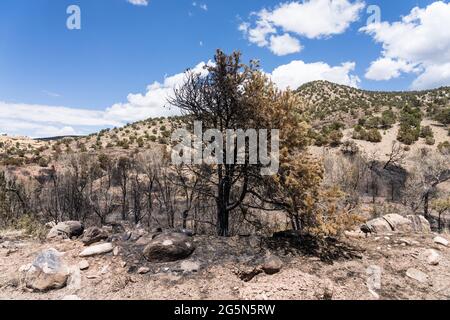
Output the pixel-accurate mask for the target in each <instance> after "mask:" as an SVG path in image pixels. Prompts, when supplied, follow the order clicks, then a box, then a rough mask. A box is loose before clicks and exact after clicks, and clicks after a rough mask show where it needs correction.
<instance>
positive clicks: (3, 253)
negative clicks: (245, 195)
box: [0, 232, 450, 300]
mask: <svg viewBox="0 0 450 320" xmlns="http://www.w3.org/2000/svg"><path fill="white" fill-rule="evenodd" d="M435 236H436V235H435V234H431V233H430V234H401V233H395V234H394V233H391V234H384V235H380V234H378V235H372V236H370V237H369V238H358V237H355V238H347V239H344V241H343V243H336V244H334V247H333V248H334V249H333V250H334V251H330V252H333V255H327V254H328V253H329V252H328V251H326V250H325V251H321V252H316V251H314V250H312V251H310V252H308V251H307V250H306V251H305V250H304V248H305V247H302V248H300V249H298V248H297V249H295V248H292V247H289V246H285V247H281V246H279V247H276V248H275V247H274V246H273V245H272V246H271V245H270V242H269V243H265V244H263V243H262V242H264V240H263V239H262V238H258V237H233V238H228V239H218V238H214V237H195V240H194V241H195V244H196V247H197V248H196V250H195V251H194V253H193V255H192V256H191V257H190V258H189V259H188V260H189V261H193V262H196V263H198V264H199V265H200V269H199V270H198V271H197V272H185V271H183V270H181V269H180V264H181V262H173V263H168V264H167V263H166V264H150V263H148V262H146V261H145V259H144V258H143V257H142V256H141V254H140V252H141V249H142V247H143V243H144V242H145V241H142V240H141V241H139V240H138V241H137V242H132V243H126V242H122V241H116V242H113V243H114V245H115V246H117V247H119V248H120V250H119V252H118V254H117V255H116V256H115V255H114V254H113V253H109V254H106V255H101V256H94V257H91V258H87V260H88V262H89V265H90V266H89V269H87V270H85V271H81V285H79V286H78V287H76V288H73V287H65V288H63V289H60V290H53V291H49V292H46V293H35V292H30V291H29V290H28V289H26V287H25V285H24V283H23V275H22V274H23V272H20V271H19V268H20V267H21V266H23V265H26V264H29V263H32V262H33V260H34V258H35V257H36V255H37V254H38V253H39V252H40V251H41V250H44V249H48V248H55V249H57V250H58V251H60V252H64V255H63V259H64V261H65V263H66V264H67V265H72V266H73V265H77V264H78V263H79V262H80V261H81V260H82V258H80V257H79V256H78V255H79V253H80V252H81V250H82V249H83V244H82V243H81V242H80V241H78V240H60V241H56V242H45V243H41V242H39V241H36V240H34V239H30V238H27V237H24V236H23V235H22V234H21V233H20V232H3V233H2V235H1V238H0V299H36V300H41V299H42V300H48V299H55V300H59V299H63V298H64V297H67V296H71V295H76V296H77V297H78V298H80V299H82V300H87V299H89V300H96V299H101V300H104V299H108V300H109V299H136V300H137V299H188V300H189V299H218V300H222V299H244V300H245V299H261V300H265V299H283V300H286V299H289V300H293V299H294V300H304V299H352V300H360V299H364V300H372V299H378V298H379V299H393V300H396V299H406V300H407V299H449V298H450V268H449V265H450V248H448V247H445V246H442V245H439V244H436V243H434V242H433V238H434V237H435ZM447 239H448V236H447ZM341 246H342V247H343V248H353V249H352V250H353V251H351V252H353V253H354V254H348V253H345V252H344V254H342V255H339V254H334V253H336V252H338V250H340V249H339V248H341ZM427 249H434V250H435V251H436V252H437V253H438V254H439V256H440V261H439V264H438V265H430V264H429V263H427V262H426V261H423V259H421V258H420V254H421V253H422V252H424V251H425V250H427ZM269 251H270V252H271V253H272V254H276V255H278V256H279V257H280V258H281V259H282V260H283V263H284V265H283V268H282V269H281V271H280V272H279V273H277V274H274V275H266V274H259V275H257V276H255V277H254V278H253V279H252V280H250V281H248V282H245V281H243V280H241V279H240V277H239V273H240V272H241V271H242V270H248V269H249V268H252V267H253V266H255V265H257V264H258V263H259V262H260V260H261V259H262V258H263V257H264V256H265V255H266V254H267V253H268V252H269ZM344 251H345V250H344ZM116 253H117V252H116ZM330 256H333V258H332V259H328V258H329V257H330ZM142 266H146V267H148V268H149V270H150V271H149V272H148V273H147V274H138V272H137V270H138V268H139V267H142ZM374 266H375V268H376V267H379V268H381V277H380V280H381V283H380V286H379V287H375V288H372V289H373V290H372V291H369V288H368V283H369V277H370V272H369V271H368V270H370V268H369V267H371V268H372V269H373V268H374ZM368 268H369V269H368ZM410 268H414V269H417V270H420V271H422V272H423V273H425V274H426V275H427V276H428V278H427V279H426V281H424V282H419V281H417V280H415V279H412V278H410V277H408V276H407V275H406V273H407V270H408V269H410Z"/></svg>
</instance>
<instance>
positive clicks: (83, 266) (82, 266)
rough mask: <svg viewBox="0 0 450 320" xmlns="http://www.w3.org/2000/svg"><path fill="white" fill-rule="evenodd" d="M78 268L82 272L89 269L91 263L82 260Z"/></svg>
mask: <svg viewBox="0 0 450 320" xmlns="http://www.w3.org/2000/svg"><path fill="white" fill-rule="evenodd" d="M78 268H80V270H86V269H89V262H88V261H87V260H81V261H80V263H78Z"/></svg>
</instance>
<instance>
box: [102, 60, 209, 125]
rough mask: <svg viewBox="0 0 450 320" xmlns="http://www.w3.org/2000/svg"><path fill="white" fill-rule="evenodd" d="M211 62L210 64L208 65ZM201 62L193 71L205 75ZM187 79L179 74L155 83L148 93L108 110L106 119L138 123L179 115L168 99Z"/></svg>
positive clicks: (133, 95)
mask: <svg viewBox="0 0 450 320" xmlns="http://www.w3.org/2000/svg"><path fill="white" fill-rule="evenodd" d="M209 63H211V62H208V64H209ZM206 64H207V63H205V62H201V63H199V64H198V65H197V66H195V68H193V69H192V70H191V71H192V72H194V73H200V74H205V73H206V72H207V71H206V70H205V68H204V67H205V65H206ZM185 77H186V74H185V73H178V74H175V75H173V76H170V77H166V78H165V79H164V81H163V83H160V82H154V83H153V84H151V85H149V86H148V87H147V91H146V93H144V94H142V93H137V94H129V95H128V97H127V102H125V103H116V104H114V105H113V106H111V107H109V108H107V109H106V111H105V113H106V117H107V118H108V119H113V120H116V121H126V122H130V121H136V120H141V119H145V118H149V117H157V116H171V115H177V114H179V110H177V109H176V108H174V107H172V106H170V105H169V104H168V103H167V98H168V97H169V96H170V95H171V94H172V93H173V89H174V88H176V87H177V86H179V85H182V84H183V82H184V79H185Z"/></svg>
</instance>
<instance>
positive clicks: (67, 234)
mask: <svg viewBox="0 0 450 320" xmlns="http://www.w3.org/2000/svg"><path fill="white" fill-rule="evenodd" d="M83 231H84V226H83V224H82V223H81V222H79V221H64V222H60V223H58V224H57V225H56V226H54V227H53V228H52V229H51V230H50V231H49V233H48V234H47V239H55V238H64V239H66V238H72V237H79V236H81V235H82V234H83Z"/></svg>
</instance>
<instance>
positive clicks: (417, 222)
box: [406, 215, 431, 233]
mask: <svg viewBox="0 0 450 320" xmlns="http://www.w3.org/2000/svg"><path fill="white" fill-rule="evenodd" d="M406 218H408V219H409V220H410V221H411V224H412V228H413V230H414V231H415V232H421V233H430V232H431V226H430V222H429V221H428V220H427V219H425V217H424V216H422V215H409V216H406Z"/></svg>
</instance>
